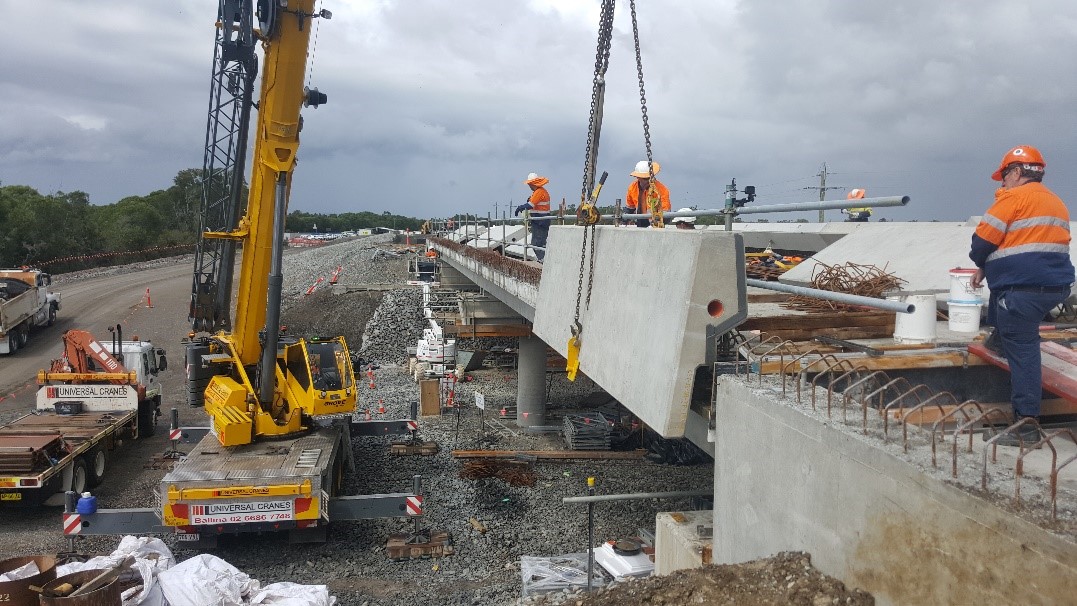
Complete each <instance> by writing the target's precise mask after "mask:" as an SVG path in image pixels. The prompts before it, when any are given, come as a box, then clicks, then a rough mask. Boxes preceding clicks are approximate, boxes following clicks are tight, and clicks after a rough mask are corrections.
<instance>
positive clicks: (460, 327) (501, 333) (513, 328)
mask: <svg viewBox="0 0 1077 606" xmlns="http://www.w3.org/2000/svg"><path fill="white" fill-rule="evenodd" d="M442 331H444V332H445V334H449V335H456V336H457V337H470V338H479V337H528V336H531V326H530V325H528V324H448V325H445V326H443V327H442Z"/></svg>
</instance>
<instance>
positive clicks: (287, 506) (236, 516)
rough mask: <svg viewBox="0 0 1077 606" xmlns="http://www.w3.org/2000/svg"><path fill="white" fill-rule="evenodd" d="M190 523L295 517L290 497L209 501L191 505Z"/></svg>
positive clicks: (226, 522)
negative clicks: (239, 501) (227, 501)
mask: <svg viewBox="0 0 1077 606" xmlns="http://www.w3.org/2000/svg"><path fill="white" fill-rule="evenodd" d="M190 512H191V521H190V523H191V525H193V526H210V525H213V524H248V523H254V522H279V521H282V520H291V519H293V518H294V517H295V505H294V501H292V500H291V499H288V500H284V501H249V502H242V503H211V504H209V505H191V506H190Z"/></svg>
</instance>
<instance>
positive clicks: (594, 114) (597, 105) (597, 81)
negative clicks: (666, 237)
mask: <svg viewBox="0 0 1077 606" xmlns="http://www.w3.org/2000/svg"><path fill="white" fill-rule="evenodd" d="M615 7H616V0H602V10H601V13H600V14H599V18H598V44H597V47H596V49H595V74H594V78H593V79H592V82H591V113H590V116H589V117H588V122H587V149H586V150H585V152H584V162H583V188H582V189H581V191H580V206H581V207H583V205H585V204H587V203H588V197H589V196H590V194H591V190H592V189H593V188H594V186H595V166H596V164H597V161H598V144H599V140H600V138H601V134H602V106H603V104H604V103H605V96H606V94H605V91H606V69H607V68H608V67H609V64H610V45H611V43H612V41H613V10H614V8H615ZM588 238H590V241H591V242H590V245H591V254H590V268H589V271H588V273H587V274H586V275H587V306H588V307H590V305H591V284H592V283H593V282H594V273H595V226H594V224H593V223H592V224H591V225H589V226H585V227H584V230H583V246H582V250H580V279H579V282H578V283H577V284H576V315H575V316H574V317H573V318H572V321H573V326H575V327H578V326H579V321H580V304H581V303H582V302H583V278H584V275H585V274H584V262H585V259H586V258H587V256H588V255H587V245H588Z"/></svg>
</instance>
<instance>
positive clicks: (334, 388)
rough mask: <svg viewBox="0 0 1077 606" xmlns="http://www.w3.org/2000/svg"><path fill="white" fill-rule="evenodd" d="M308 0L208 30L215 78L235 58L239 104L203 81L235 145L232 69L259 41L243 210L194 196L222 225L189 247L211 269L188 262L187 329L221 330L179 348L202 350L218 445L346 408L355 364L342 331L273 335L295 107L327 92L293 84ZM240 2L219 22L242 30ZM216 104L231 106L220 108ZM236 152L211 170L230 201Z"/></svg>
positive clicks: (296, 126)
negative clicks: (322, 335) (213, 40)
mask: <svg viewBox="0 0 1077 606" xmlns="http://www.w3.org/2000/svg"><path fill="white" fill-rule="evenodd" d="M315 1H316V0H257V12H256V15H257V18H258V25H259V30H257V31H252V33H251V35H250V36H247V35H245V34H243V33H242V32H241V31H240V32H239V33H237V34H235V35H234V36H233V35H232V34H230V33H223V34H222V33H219V35H218V37H217V45H218V48H217V50H216V51H215V53H214V65H215V72H214V73H215V75H218V74H224V73H226V72H227V70H226V69H225V68H224V67H223V65H224V64H225V63H227V62H228V61H233V62H238V63H241V64H242V65H243V68H242V69H241V70H237V71H236V72H235V73H236V79H235V80H234V81H230V82H231V86H232V88H233V89H236V90H238V89H242V90H246V91H248V92H247V93H246V96H247V97H248V100H247V101H246V102H242V101H240V102H239V103H238V104H237V105H235V106H230V105H222V104H221V103H220V101H219V95H221V94H222V87H220V86H218V84H219V83H220V82H221V78H220V77H218V78H216V79H215V85H214V88H213V89H212V90H211V101H210V104H211V108H212V107H214V105H215V104H216V106H217V107H219V108H221V109H222V111H221V112H219V113H222V114H224V116H225V122H227V123H228V124H229V125H233V126H234V127H236V128H242V129H243V132H240V133H234V140H235V142H236V143H237V144H244V143H245V141H246V133H245V126H244V125H245V124H246V123H247V120H246V119H245V118H244V115H243V112H248V113H249V108H250V105H251V103H250V101H249V97H250V93H249V91H250V87H249V86H246V85H245V84H244V83H245V82H246V80H243V78H244V77H248V76H250V75H251V74H253V72H254V71H255V70H254V69H253V66H254V65H255V63H254V59H253V57H247V56H246V54H245V53H246V50H245V46H244V41H245V40H247V39H251V40H254V39H257V40H260V41H261V43H262V48H263V50H264V58H263V65H262V70H261V77H262V82H261V92H260V96H259V101H258V104H257V108H258V114H257V119H256V120H255V121H254V151H253V154H252V157H251V177H250V190H249V194H248V198H247V206H246V210H245V211H244V213H243V215H242V217H240V218H239V219H238V221H237V220H234V219H233V217H235V216H237V214H238V213H236V212H234V210H235V209H234V207H235V206H236V204H235V203H232V204H231V205H230V204H229V203H228V202H224V203H222V204H220V205H218V206H217V207H212V206H210V205H204V207H203V213H204V215H209V214H210V213H212V216H209V217H207V216H203V225H212V224H218V225H222V226H224V227H225V228H224V229H219V230H213V229H209V230H205V231H203V232H202V240H203V243H207V242H208V243H210V244H204V245H203V246H200V250H205V251H213V253H214V254H215V255H216V258H215V259H214V260H213V263H214V264H213V265H212V266H210V265H211V264H210V263H208V261H209V259H202V260H201V261H200V260H199V259H196V267H195V288H194V292H193V295H192V296H193V299H192V314H191V315H192V319H193V320H194V326H195V329H196V330H198V329H202V330H206V331H210V330H215V329H221V330H220V332H217V333H215V334H213V335H212V336H209V337H202V338H201V339H198V340H197V341H192V344H191V345H190V346H189V351H188V360H191V359H192V358H195V359H201V364H200V366H204V367H209V368H210V371H209V372H208V373H204V372H200V371H194V372H192V373H191V377H190V379H189V380H190V382H191V385H192V387H191V388H190V389H191V391H197V390H199V387H200V385H199V383H198V381H200V380H202V379H203V378H204V377H205V376H206V375H207V374H208V375H209V377H210V378H209V379H208V383H207V384H205V390H204V392H202V394H203V400H204V402H205V406H206V412H207V413H208V414H209V416H210V418H211V419H212V421H213V432H214V434H215V435H216V436H217V438H218V440H220V442H221V444H222V445H224V446H235V445H241V444H248V443H250V442H253V441H255V440H256V439H257V438H258V437H262V436H282V435H290V434H294V433H297V432H300V431H303V430H305V429H307V428H309V426H310V423H309V417H313V416H318V415H324V414H340V413H346V412H351V410H352V409H354V407H355V398H356V394H355V380H354V372H353V370H352V367H351V360H350V356H349V354H348V349H347V344H346V343H345V342H344V339H343V337H334V338H330V339H313V340H311V341H304V340H302V339H293V338H282V337H281V335H280V330H279V325H280V304H281V289H282V282H283V276H282V273H281V259H282V256H283V239H284V219H285V217H286V215H287V210H288V193H289V190H290V188H291V178H292V172H293V170H294V168H295V164H296V152H297V150H298V148H299V132H300V130H302V118H301V117H300V110H301V109H302V108H303V107H304V106H306V107H310V106H313V107H317V106H318V105H320V104H322V103H325V101H326V97H325V95H323V94H322V93H320V92H319V91H318V90H317V89H308V88H306V87H304V85H303V80H304V77H305V74H306V62H307V48H308V44H309V42H310V34H311V24H312V21H313V19H315V18H319V17H321V18H329V17H330V16H331V15H330V13H329V12H328V11H325V10H322V11H318V12H317V13H315V12H314V3H315ZM251 8H252V1H251V0H220V10H219V11H218V15H219V16H220V19H221V21H220V23H219V25H218V27H220V28H221V29H222V30H225V29H228V28H230V27H232V28H234V29H237V30H242V29H243V28H244V27H251V25H249V24H250V23H251V21H250V18H249V11H250V10H251ZM222 46H223V47H224V48H222ZM224 88H227V87H224ZM226 107H227V110H228V111H230V112H231V113H227V112H226V111H223V110H224V109H225V108H226ZM237 112H238V113H237ZM233 116H235V117H234V118H233ZM220 124H221V121H220V120H218V121H217V122H214V121H213V120H212V119H211V121H210V125H209V127H208V132H207V155H208V154H209V151H208V149H209V146H210V145H211V144H212V143H211V142H212V141H216V140H219V139H218V134H217V132H216V131H215V128H216V127H218V126H220ZM226 155H227V154H226ZM240 155H241V154H240V150H238V149H237V150H233V153H232V154H231V156H230V158H229V159H228V161H225V162H222V163H221V164H222V165H229V164H230V166H231V168H230V169H228V170H223V171H221V173H220V174H219V175H218V176H219V177H220V178H221V180H222V182H223V184H229V183H230V184H231V186H230V188H229V187H224V189H227V190H228V191H229V195H230V196H231V197H230V198H229V199H230V200H233V201H235V200H238V196H237V194H238V191H239V190H240V187H239V184H238V181H235V180H234V179H230V178H229V177H234V176H235V175H236V174H237V169H238V168H241V167H242V160H241V159H240V158H239V156H240ZM212 176H213V175H212V174H211V177H212ZM235 247H242V251H243V252H242V255H241V257H240V273H239V276H238V280H237V289H236V290H237V293H236V298H235V301H236V304H235V320H234V322H233V323H232V330H231V332H229V331H228V330H227V328H228V322H227V311H226V308H223V307H221V302H222V301H226V300H227V299H228V298H229V297H228V296H226V294H230V290H231V289H230V288H228V291H229V292H227V293H222V291H221V289H222V288H224V287H225V286H226V285H230V284H231V277H232V265H231V263H230V256H229V254H230V251H234V250H235ZM199 263H201V265H200V264H199ZM207 267H208V270H207V271H203V268H207ZM200 271H201V272H202V273H200ZM200 304H201V305H200ZM192 351H194V352H195V353H194V354H193V355H192V353H191V352H192Z"/></svg>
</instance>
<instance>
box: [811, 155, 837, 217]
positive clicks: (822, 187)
mask: <svg viewBox="0 0 1077 606" xmlns="http://www.w3.org/2000/svg"><path fill="white" fill-rule="evenodd" d="M828 174H830V173H828V172H827V170H826V162H823V168H822V169H821V170H820V171H819V174H818V175H816V176H817V177H819V186H818V187H805V188H804V189H818V190H819V201H820V202H822V201H823V200H825V199H826V190H828V189H845V188H844V187H827V186H826V176H827V175H828ZM819 222H820V223H826V212H825V211H822V210H820V211H819Z"/></svg>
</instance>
